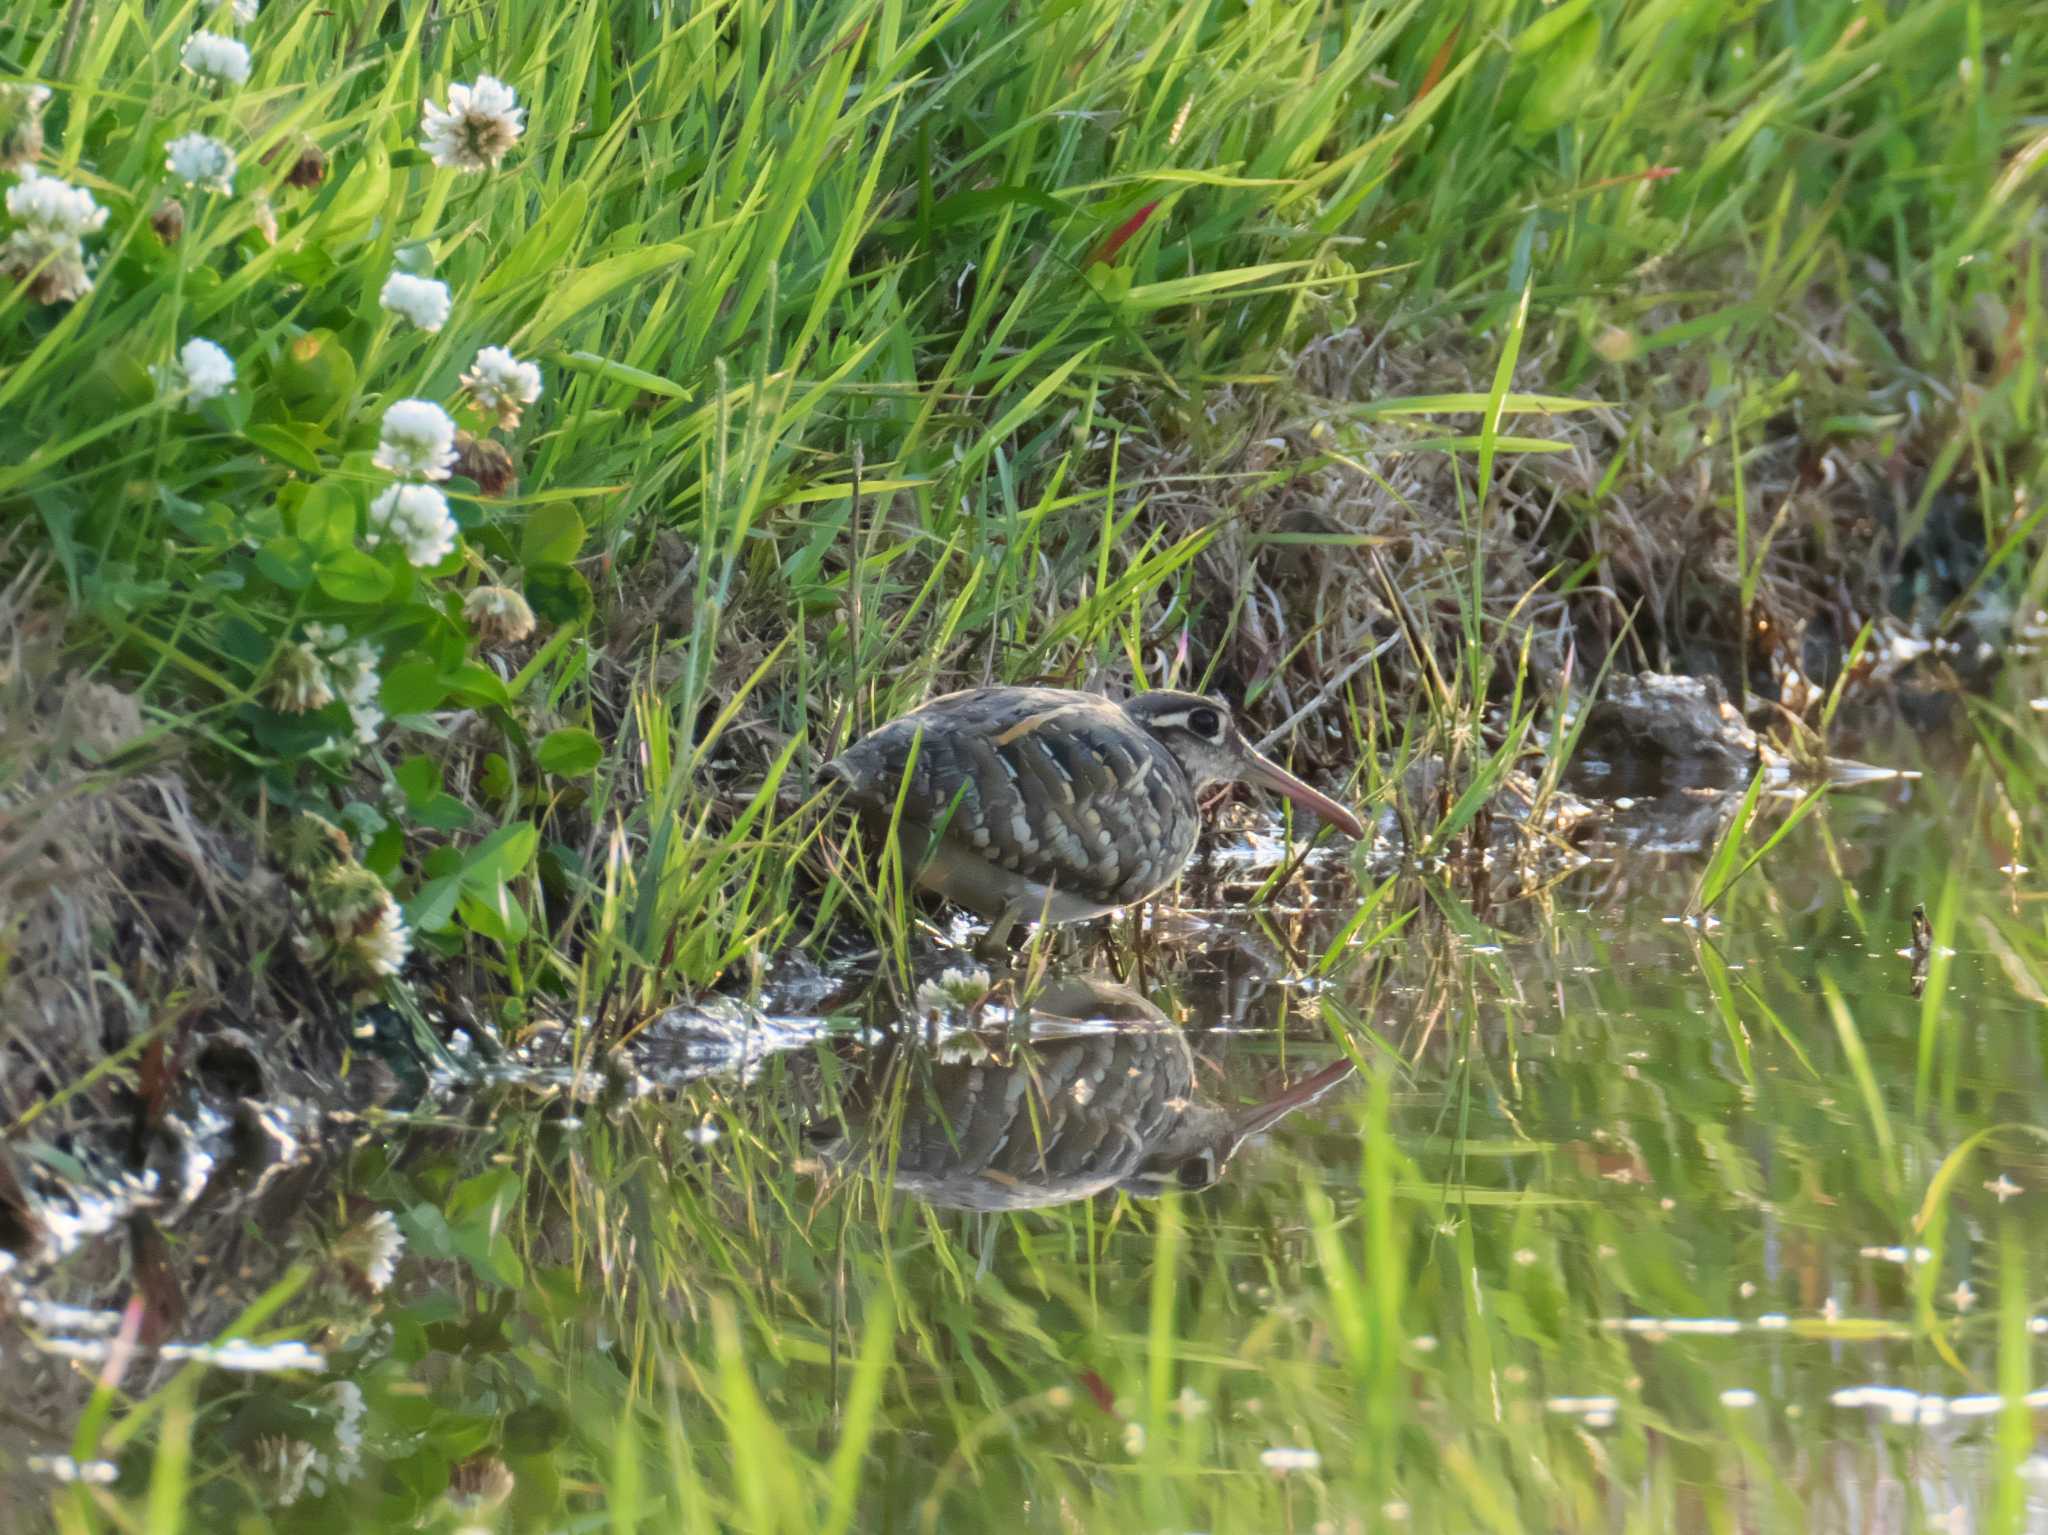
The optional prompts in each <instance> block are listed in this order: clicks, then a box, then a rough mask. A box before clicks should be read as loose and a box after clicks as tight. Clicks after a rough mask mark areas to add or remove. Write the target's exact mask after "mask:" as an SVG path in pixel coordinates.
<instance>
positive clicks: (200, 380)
mask: <svg viewBox="0 0 2048 1535" xmlns="http://www.w3.org/2000/svg"><path fill="white" fill-rule="evenodd" d="M149 373H150V377H151V378H154V379H155V380H156V387H157V393H158V394H160V395H162V396H164V398H166V399H171V400H183V401H184V402H185V404H187V405H188V406H196V405H203V404H205V403H206V402H207V401H208V400H212V399H217V398H218V397H219V396H221V395H224V394H226V393H227V392H228V391H229V390H230V389H232V388H234V387H235V360H234V359H233V358H232V357H230V356H228V354H227V353H226V352H224V351H222V350H221V349H220V348H219V347H217V346H215V345H214V344H213V343H212V342H211V341H208V340H207V339H206V338H205V337H204V336H194V337H193V338H192V339H191V340H190V341H188V342H186V343H185V344H184V346H182V347H181V348H179V350H178V360H177V361H176V362H172V363H163V364H160V365H159V366H157V367H154V368H151V369H150V370H149Z"/></svg>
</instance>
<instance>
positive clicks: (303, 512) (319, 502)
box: [295, 479, 358, 555]
mask: <svg viewBox="0 0 2048 1535" xmlns="http://www.w3.org/2000/svg"><path fill="white" fill-rule="evenodd" d="M357 509H358V502H357V500H356V494H355V491H354V490H353V489H352V488H351V487H349V486H347V485H345V484H343V483H342V482H341V481H339V480H332V479H329V480H322V481H320V483H319V484H317V485H310V486H308V487H307V488H306V493H305V495H303V496H301V497H300V498H299V507H298V511H297V513H296V515H295V521H296V524H297V527H298V530H299V537H300V538H302V539H304V540H305V542H306V544H307V546H308V547H309V548H311V549H312V550H313V551H314V552H315V553H316V554H320V555H327V554H337V553H339V552H341V551H342V550H344V549H353V548H354V547H355V543H356V526H357V515H356V514H357Z"/></svg>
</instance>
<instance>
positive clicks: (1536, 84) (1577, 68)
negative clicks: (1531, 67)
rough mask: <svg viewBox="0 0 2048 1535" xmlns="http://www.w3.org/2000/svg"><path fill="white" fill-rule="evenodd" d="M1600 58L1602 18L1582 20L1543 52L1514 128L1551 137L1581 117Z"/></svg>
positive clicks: (1560, 35) (1595, 17)
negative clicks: (1561, 126)
mask: <svg viewBox="0 0 2048 1535" xmlns="http://www.w3.org/2000/svg"><path fill="white" fill-rule="evenodd" d="M1599 57H1600V18H1599V17H1598V16H1594V15H1585V16H1581V17H1580V18H1579V19H1578V20H1577V21H1574V22H1573V23H1572V24H1571V25H1570V26H1569V27H1566V28H1565V29H1564V30H1563V32H1561V33H1560V34H1559V35H1558V39H1557V41H1556V42H1555V43H1554V44H1552V45H1551V46H1550V47H1548V48H1546V49H1544V50H1543V52H1542V55H1541V59H1540V61H1539V62H1538V64H1537V66H1536V78H1535V80H1534V81H1532V82H1531V83H1530V86H1529V92H1528V94H1527V95H1525V96H1524V97H1523V98H1522V110H1521V111H1520V113H1518V114H1517V116H1516V120H1515V126H1516V127H1518V128H1520V129H1521V130H1522V132H1524V133H1528V134H1539V133H1548V132H1549V131H1550V130H1551V129H1553V128H1555V127H1557V126H1559V125H1560V124H1562V123H1565V122H1569V121H1570V120H1571V119H1572V118H1574V117H1578V116H1580V115H1582V114H1583V113H1584V112H1585V110H1586V100H1587V98H1588V97H1589V96H1590V95H1591V94H1592V91H1593V74H1594V65H1595V63H1596V62H1597V61H1598V59H1599Z"/></svg>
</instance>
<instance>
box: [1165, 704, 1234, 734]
mask: <svg viewBox="0 0 2048 1535" xmlns="http://www.w3.org/2000/svg"><path fill="white" fill-rule="evenodd" d="M1198 714H1199V715H1202V716H1203V717H1204V721H1205V723H1207V724H1208V726H1209V728H1208V729H1207V730H1197V729H1196V728H1195V726H1194V718H1195V716H1196V715H1198ZM1152 728H1153V729H1155V730H1185V731H1186V732H1187V733H1188V734H1189V735H1192V736H1199V737H1201V738H1202V739H1203V740H1205V741H1214V740H1217V739H1219V738H1220V737H1221V736H1222V734H1223V711H1222V710H1221V709H1213V708H1210V707H1208V706H1207V705H1198V706H1197V707H1195V708H1192V709H1176V710H1174V711H1173V712H1172V713H1171V714H1155V715H1153V716H1152Z"/></svg>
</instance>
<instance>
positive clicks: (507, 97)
mask: <svg viewBox="0 0 2048 1535" xmlns="http://www.w3.org/2000/svg"><path fill="white" fill-rule="evenodd" d="M424 106H425V110H424V111H423V112H422V113H421V116H420V147H421V148H422V149H424V150H426V152H427V154H428V155H429V156H430V157H431V158H432V159H433V161H434V163H435V164H436V165H442V166H447V167H449V168H451V169H453V170H458V171H462V172H464V173H468V172H471V171H486V170H494V169H496V168H497V164H498V162H499V161H500V160H502V159H504V158H505V155H506V153H507V152H508V151H509V150H510V149H511V148H512V146H513V145H514V144H516V143H518V142H519V135H520V134H522V133H524V132H525V131H526V108H524V107H522V106H520V105H519V98H518V96H517V95H516V94H514V92H513V90H512V87H511V86H509V85H507V84H506V83H505V82H504V81H502V80H497V79H493V78H492V77H491V76H489V75H479V76H477V81H476V84H475V85H451V86H449V87H448V106H447V109H446V110H445V111H444V110H443V109H442V108H440V107H437V106H435V105H434V103H433V102H431V101H429V102H426V103H425V104H424Z"/></svg>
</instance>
